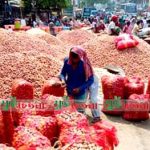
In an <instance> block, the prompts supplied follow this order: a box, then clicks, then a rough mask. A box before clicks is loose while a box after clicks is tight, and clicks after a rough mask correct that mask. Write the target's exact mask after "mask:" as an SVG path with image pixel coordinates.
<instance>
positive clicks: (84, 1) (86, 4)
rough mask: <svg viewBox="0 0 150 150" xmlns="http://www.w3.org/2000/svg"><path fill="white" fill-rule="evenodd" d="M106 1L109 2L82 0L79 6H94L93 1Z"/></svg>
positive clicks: (95, 1) (96, 0)
mask: <svg viewBox="0 0 150 150" xmlns="http://www.w3.org/2000/svg"><path fill="white" fill-rule="evenodd" d="M108 2H110V0H83V1H82V2H81V6H94V3H101V4H106V3H108Z"/></svg>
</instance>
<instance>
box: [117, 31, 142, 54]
mask: <svg viewBox="0 0 150 150" xmlns="http://www.w3.org/2000/svg"><path fill="white" fill-rule="evenodd" d="M115 44H116V47H117V49H118V50H120V51H122V50H124V49H127V48H132V47H136V46H137V45H138V44H139V42H138V41H137V40H136V39H135V38H134V37H133V36H132V35H129V34H121V35H119V36H118V37H117V38H116V39H115Z"/></svg>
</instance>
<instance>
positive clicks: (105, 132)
mask: <svg viewBox="0 0 150 150" xmlns="http://www.w3.org/2000/svg"><path fill="white" fill-rule="evenodd" d="M92 128H93V129H94V130H93V131H95V134H93V139H94V137H96V136H97V139H96V143H97V144H98V145H100V146H102V147H103V148H104V150H108V149H113V148H114V146H118V144H119V140H118V138H117V130H116V128H115V127H114V126H113V125H111V124H110V123H108V122H106V121H102V122H98V123H95V124H94V125H93V126H92ZM100 135H101V136H100Z"/></svg>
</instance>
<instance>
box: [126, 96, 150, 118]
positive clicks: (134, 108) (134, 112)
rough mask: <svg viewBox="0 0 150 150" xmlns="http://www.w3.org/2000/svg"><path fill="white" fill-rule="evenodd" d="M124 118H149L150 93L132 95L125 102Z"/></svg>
mask: <svg viewBox="0 0 150 150" xmlns="http://www.w3.org/2000/svg"><path fill="white" fill-rule="evenodd" d="M123 118H124V119H125V120H128V121H144V120H147V119H149V95H137V94H133V95H131V96H130V97H129V100H127V102H126V104H125V109H124V114H123Z"/></svg>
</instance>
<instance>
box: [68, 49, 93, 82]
mask: <svg viewBox="0 0 150 150" xmlns="http://www.w3.org/2000/svg"><path fill="white" fill-rule="evenodd" d="M71 52H73V53H75V54H77V55H78V56H79V58H80V60H81V61H83V64H84V70H85V76H86V80H88V78H89V77H91V76H92V75H93V69H92V65H91V63H90V61H89V59H88V57H87V54H86V52H85V50H84V49H83V48H81V47H79V46H75V47H73V48H71V50H70V55H69V60H68V64H70V65H71V64H72V60H71Z"/></svg>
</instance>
